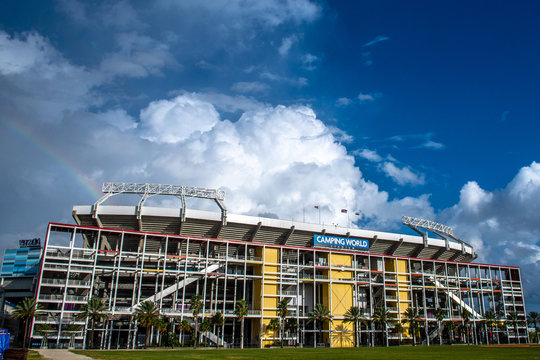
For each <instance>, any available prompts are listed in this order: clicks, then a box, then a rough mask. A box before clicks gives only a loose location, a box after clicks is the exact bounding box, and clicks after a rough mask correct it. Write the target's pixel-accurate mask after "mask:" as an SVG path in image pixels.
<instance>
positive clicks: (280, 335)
mask: <svg viewBox="0 0 540 360" xmlns="http://www.w3.org/2000/svg"><path fill="white" fill-rule="evenodd" d="M281 323H282V324H281V328H280V329H279V337H280V340H281V341H280V343H281V348H282V349H283V328H284V326H283V325H285V321H283V319H282V320H281Z"/></svg>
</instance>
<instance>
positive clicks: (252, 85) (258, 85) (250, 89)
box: [231, 81, 269, 93]
mask: <svg viewBox="0 0 540 360" xmlns="http://www.w3.org/2000/svg"><path fill="white" fill-rule="evenodd" d="M268 89H269V86H268V85H267V84H265V83H262V82H260V81H240V82H237V83H234V84H233V86H232V87H231V90H233V91H236V92H240V93H260V92H264V91H266V90H268Z"/></svg>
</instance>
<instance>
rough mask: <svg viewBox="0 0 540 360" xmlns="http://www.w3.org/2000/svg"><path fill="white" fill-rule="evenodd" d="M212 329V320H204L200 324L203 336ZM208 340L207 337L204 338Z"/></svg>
mask: <svg viewBox="0 0 540 360" xmlns="http://www.w3.org/2000/svg"><path fill="white" fill-rule="evenodd" d="M211 329H212V320H211V319H204V320H203V322H202V323H201V332H202V333H203V334H206V333H207V332H209V331H210V330H211ZM206 338H208V336H206Z"/></svg>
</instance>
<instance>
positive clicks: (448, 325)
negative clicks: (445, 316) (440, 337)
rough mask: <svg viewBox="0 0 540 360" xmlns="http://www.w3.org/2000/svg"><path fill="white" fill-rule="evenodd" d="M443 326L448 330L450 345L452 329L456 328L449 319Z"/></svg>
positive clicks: (452, 334) (452, 336) (452, 337)
mask: <svg viewBox="0 0 540 360" xmlns="http://www.w3.org/2000/svg"><path fill="white" fill-rule="evenodd" d="M445 328H446V330H447V331H448V337H449V338H450V345H452V343H453V342H454V330H455V329H456V324H455V323H454V322H453V321H452V320H450V321H447V322H446V323H445Z"/></svg>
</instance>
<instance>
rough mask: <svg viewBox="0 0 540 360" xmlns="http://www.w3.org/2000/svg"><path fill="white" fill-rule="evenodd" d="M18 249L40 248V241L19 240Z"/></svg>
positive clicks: (37, 239) (36, 239)
mask: <svg viewBox="0 0 540 360" xmlns="http://www.w3.org/2000/svg"><path fill="white" fill-rule="evenodd" d="M19 247H20V248H31V247H41V239H40V238H35V239H25V240H19Z"/></svg>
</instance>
